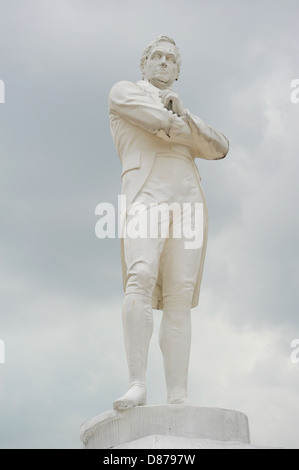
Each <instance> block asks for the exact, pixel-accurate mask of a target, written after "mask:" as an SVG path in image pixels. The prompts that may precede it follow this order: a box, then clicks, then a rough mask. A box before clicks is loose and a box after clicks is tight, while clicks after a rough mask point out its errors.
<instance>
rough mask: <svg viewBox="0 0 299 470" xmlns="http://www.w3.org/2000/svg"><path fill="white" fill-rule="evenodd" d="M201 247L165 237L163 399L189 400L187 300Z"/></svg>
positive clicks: (189, 336) (190, 296) (162, 261)
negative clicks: (164, 393)
mask: <svg viewBox="0 0 299 470" xmlns="http://www.w3.org/2000/svg"><path fill="white" fill-rule="evenodd" d="M201 255H202V250H201V248H199V249H196V250H188V249H185V248H184V240H183V239H171V238H170V239H168V240H167V243H166V244H165V247H164V251H163V254H162V259H161V269H162V275H163V302H164V308H163V317H162V321H161V327H160V338H159V340H160V347H161V350H162V354H163V360H164V370H165V379H166V385H167V402H168V403H171V404H176V403H177V404H180V403H188V402H189V403H190V401H188V398H187V382H188V369H189V357H190V346H191V302H192V297H193V291H194V287H195V283H196V279H197V274H198V267H199V263H200V261H201Z"/></svg>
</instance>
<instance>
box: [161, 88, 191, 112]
mask: <svg viewBox="0 0 299 470" xmlns="http://www.w3.org/2000/svg"><path fill="white" fill-rule="evenodd" d="M160 97H161V101H162V103H163V104H164V107H165V108H167V109H168V110H169V111H170V110H171V111H173V112H174V113H175V114H177V115H178V116H184V115H185V114H186V109H185V107H184V104H183V102H182V100H181V98H180V97H179V95H178V94H177V93H174V91H172V90H164V91H162V92H161V93H160Z"/></svg>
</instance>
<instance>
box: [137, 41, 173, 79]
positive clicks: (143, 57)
mask: <svg viewBox="0 0 299 470" xmlns="http://www.w3.org/2000/svg"><path fill="white" fill-rule="evenodd" d="M159 42H170V43H171V44H173V45H174V46H175V48H176V55H177V66H178V74H179V73H180V70H181V63H182V57H181V53H180V51H179V49H178V46H177V45H176V43H175V42H174V40H173V39H171V38H169V37H168V36H158V37H156V38H155V39H154V40H153V41H152V42H150V43H149V45H148V46H147V47H146V48H145V49H144V51H143V53H142V55H141V60H140V70H141V72H142V78H144V66H145V64H146V61H147V59H148V58H149V55H150V53H151V50H152V48H153V47H154V46H155V45H156V44H158V43H159Z"/></svg>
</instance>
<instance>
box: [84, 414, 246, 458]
mask: <svg viewBox="0 0 299 470" xmlns="http://www.w3.org/2000/svg"><path fill="white" fill-rule="evenodd" d="M80 438H81V440H82V442H83V446H84V448H85V449H109V448H118V449H125V448H131V449H132V448H135V449H137V448H139V449H142V448H143V449H147V448H148V449H149V448H151V449H153V448H164V449H166V448H168V449H170V448H173V449H175V448H180V449H182V448H208V447H209V444H210V446H211V447H212V448H223V447H229V448H234V447H235V448H240V447H241V448H242V446H243V448H246V447H250V445H249V444H250V435H249V425H248V419H247V416H246V415H245V414H244V413H241V412H239V411H234V410H225V409H221V408H205V407H201V406H198V405H155V406H137V407H134V408H131V409H129V410H126V411H114V410H113V411H107V412H105V413H102V414H100V415H99V416H96V417H95V418H92V419H90V420H88V421H86V422H85V423H83V424H82V426H81V429H80Z"/></svg>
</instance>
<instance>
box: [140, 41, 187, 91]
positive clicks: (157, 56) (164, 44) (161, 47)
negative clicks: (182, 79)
mask: <svg viewBox="0 0 299 470" xmlns="http://www.w3.org/2000/svg"><path fill="white" fill-rule="evenodd" d="M181 63H182V59H181V54H180V51H179V49H178V47H177V45H176V43H175V42H174V40H173V39H171V38H169V37H168V36H158V37H157V38H156V39H154V40H153V41H152V42H151V43H150V44H149V45H148V46H147V47H146V49H145V50H144V51H143V54H142V56H141V61H140V69H141V72H142V78H143V79H144V80H147V81H149V82H150V83H153V84H154V85H156V86H158V87H159V88H160V86H159V85H160V84H161V88H169V87H171V85H172V83H173V82H174V81H175V80H177V79H178V77H179V74H180V69H181ZM164 84H165V86H164Z"/></svg>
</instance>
